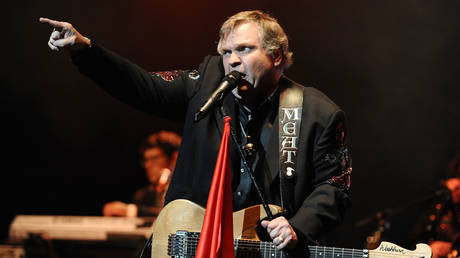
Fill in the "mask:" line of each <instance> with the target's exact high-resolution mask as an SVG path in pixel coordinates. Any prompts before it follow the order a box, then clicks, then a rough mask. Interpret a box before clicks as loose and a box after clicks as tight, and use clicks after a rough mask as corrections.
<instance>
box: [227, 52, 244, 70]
mask: <svg viewBox="0 0 460 258" xmlns="http://www.w3.org/2000/svg"><path fill="white" fill-rule="evenodd" d="M228 63H229V65H230V66H231V67H237V66H238V65H240V64H241V59H240V57H239V56H238V55H237V54H235V53H232V54H231V55H230V59H229V60H228Z"/></svg>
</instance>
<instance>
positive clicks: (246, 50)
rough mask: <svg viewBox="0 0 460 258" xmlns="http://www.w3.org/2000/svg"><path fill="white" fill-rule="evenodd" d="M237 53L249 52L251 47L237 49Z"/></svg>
mask: <svg viewBox="0 0 460 258" xmlns="http://www.w3.org/2000/svg"><path fill="white" fill-rule="evenodd" d="M238 51H239V52H241V53H247V52H249V51H251V47H248V46H244V47H241V48H239V49H238Z"/></svg>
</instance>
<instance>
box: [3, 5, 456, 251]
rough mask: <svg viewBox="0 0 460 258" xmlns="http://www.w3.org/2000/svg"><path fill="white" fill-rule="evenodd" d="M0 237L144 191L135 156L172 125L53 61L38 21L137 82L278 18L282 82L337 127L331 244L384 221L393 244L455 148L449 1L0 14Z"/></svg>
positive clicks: (32, 9)
mask: <svg viewBox="0 0 460 258" xmlns="http://www.w3.org/2000/svg"><path fill="white" fill-rule="evenodd" d="M2 9H3V13H4V14H3V16H2V20H4V21H3V22H1V23H2V25H1V27H2V34H1V35H2V40H1V45H2V50H3V51H2V52H3V53H2V67H1V71H0V74H1V93H0V112H1V113H0V115H1V120H0V121H2V122H1V126H0V128H1V129H0V130H1V131H0V132H1V138H2V140H1V145H0V146H1V149H2V150H3V151H2V153H3V154H1V163H0V171H1V175H2V176H1V179H0V182H1V185H0V189H1V190H0V191H1V195H0V196H1V197H0V198H1V199H0V207H1V210H2V212H1V213H0V214H1V215H0V235H1V239H5V238H6V237H7V234H8V226H9V223H10V222H11V220H12V219H13V217H14V216H15V215H16V214H67V215H101V209H102V205H103V203H105V202H107V201H111V200H116V199H118V200H124V201H128V200H129V199H130V197H131V194H132V193H133V192H134V191H135V189H137V188H138V187H140V186H143V185H144V184H146V183H147V181H146V179H145V178H144V175H143V171H142V168H141V167H140V166H139V156H138V154H137V147H138V145H139V143H140V142H141V141H142V139H143V138H144V137H145V136H146V135H147V134H149V133H151V132H154V131H157V130H160V129H171V130H175V131H177V132H181V125H180V124H174V123H171V122H168V121H165V120H162V119H159V118H157V117H152V116H150V115H148V114H145V113H141V112H139V111H136V110H135V109H133V108H131V107H128V106H126V105H124V104H121V103H120V102H118V101H117V100H115V99H112V98H111V97H110V96H108V95H107V94H106V93H104V92H103V91H102V90H100V89H99V88H98V87H97V86H96V85H95V84H94V83H93V82H92V81H90V80H89V79H87V78H85V77H83V76H81V75H80V74H79V73H78V71H77V70H76V68H75V67H74V66H73V65H72V63H71V62H70V60H69V56H68V54H67V53H66V51H62V53H56V52H52V51H51V50H49V49H48V46H47V41H48V37H49V34H50V32H51V28H50V27H49V26H47V25H44V24H40V23H39V22H38V18H39V17H40V16H44V17H49V18H53V19H58V20H65V21H69V22H71V23H72V24H74V26H75V27H76V28H77V29H78V30H79V31H80V32H82V33H83V34H85V35H87V36H88V37H90V38H92V39H93V40H95V41H97V42H98V43H100V44H102V45H104V46H105V47H107V48H109V49H111V50H113V51H115V52H118V53H119V54H121V55H123V56H125V57H127V58H128V59H130V60H132V61H133V62H135V63H137V64H139V65H140V66H142V67H144V68H145V69H147V70H149V71H158V70H160V71H161V70H169V69H174V68H183V69H186V68H195V67H197V65H198V64H199V63H200V62H201V60H202V58H203V57H204V56H205V55H207V54H214V53H216V50H215V48H216V45H217V44H216V41H217V37H218V29H219V27H220V24H221V23H222V22H223V21H224V20H225V19H226V17H228V16H230V15H232V14H234V13H236V12H237V11H241V10H246V9H262V10H265V11H267V12H269V13H271V14H273V15H274V16H275V17H277V18H278V19H279V21H280V23H281V24H282V26H283V27H284V28H285V30H286V32H287V34H288V36H289V38H290V44H291V48H292V50H293V52H294V65H293V66H292V67H291V69H290V70H289V71H288V73H287V74H288V76H290V77H291V78H293V79H294V80H296V81H298V82H301V83H303V84H313V85H315V86H316V87H317V88H318V89H320V90H321V91H323V92H325V93H326V94H327V95H328V96H330V97H331V98H332V99H333V100H334V101H335V102H336V103H337V104H338V105H339V106H341V107H342V108H343V109H344V110H345V111H346V113H347V116H348V127H349V140H350V143H351V144H350V147H351V150H352V153H353V165H354V170H353V180H352V185H353V188H352V196H353V200H354V203H353V208H352V209H351V210H350V211H349V212H348V214H347V217H346V220H345V223H344V224H343V226H342V227H340V228H339V230H338V231H337V232H336V233H335V234H333V237H331V239H333V240H334V241H335V243H334V244H335V245H337V246H343V247H355V248H361V247H363V243H364V241H365V237H366V236H367V235H369V234H370V233H371V231H372V230H375V229H376V224H375V223H371V224H367V225H366V226H363V227H358V226H356V223H357V222H358V221H360V220H361V219H364V218H367V217H369V216H373V215H374V214H375V213H376V212H378V211H382V210H384V209H393V208H398V207H399V208H403V209H402V210H401V211H400V212H399V213H397V214H396V215H395V216H392V217H391V220H390V222H391V223H392V224H391V225H392V227H391V229H390V230H389V231H388V232H387V236H386V238H387V240H389V241H392V242H395V243H397V244H401V245H405V244H406V243H407V235H408V232H409V230H410V228H411V226H412V224H413V221H414V218H415V217H416V215H417V214H419V213H420V212H421V211H422V210H423V208H424V206H425V205H412V206H409V205H410V204H413V203H418V202H419V201H420V200H422V199H423V198H424V197H425V196H427V195H429V194H430V193H432V192H433V189H434V188H435V187H436V186H437V185H439V184H440V180H441V179H442V178H443V177H444V175H445V172H446V168H447V164H448V162H449V161H450V160H451V159H452V158H453V156H454V155H455V152H456V150H457V149H458V148H459V146H460V134H459V130H460V108H459V106H460V105H459V103H458V99H459V98H460V89H459V83H460V73H459V68H460V65H459V64H460V62H459V58H460V52H459V44H460V30H459V25H460V24H459V18H458V13H460V12H459V2H458V1H429V0H426V1H424V0H398V1H396V0H395V1H368V0H360V1H311V0H304V1H261V0H246V1H232V2H223V3H217V1H210V0H209V1H179V0H169V1H147V0H134V1H121V0H116V1H89V0H78V1H76V0H72V1H19V2H17V3H13V1H10V2H9V3H8V4H7V6H5V5H4V6H3V8H2Z"/></svg>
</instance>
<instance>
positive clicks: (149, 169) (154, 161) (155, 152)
mask: <svg viewBox="0 0 460 258" xmlns="http://www.w3.org/2000/svg"><path fill="white" fill-rule="evenodd" d="M169 165H170V162H169V159H168V157H167V156H166V155H165V154H164V152H163V150H162V149H160V148H157V147H154V148H150V149H147V150H145V151H144V168H145V173H146V175H147V178H148V180H149V182H151V183H154V184H155V183H157V182H158V179H159V178H160V176H161V170H162V169H164V168H170V167H169Z"/></svg>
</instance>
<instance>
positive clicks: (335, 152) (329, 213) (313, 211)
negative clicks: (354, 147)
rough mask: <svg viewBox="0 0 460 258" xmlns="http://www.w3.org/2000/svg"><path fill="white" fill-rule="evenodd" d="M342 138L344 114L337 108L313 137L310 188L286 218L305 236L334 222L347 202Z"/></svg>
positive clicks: (345, 152)
mask: <svg viewBox="0 0 460 258" xmlns="http://www.w3.org/2000/svg"><path fill="white" fill-rule="evenodd" d="M345 138H346V133H345V115H344V113H343V111H341V110H337V111H335V112H334V113H333V114H332V115H331V116H330V118H329V121H328V122H327V125H326V126H325V127H324V130H323V131H322V133H320V134H319V137H317V139H315V147H314V153H313V166H314V180H313V190H312V192H311V193H310V194H309V195H308V196H307V197H306V199H305V200H304V201H303V203H302V205H301V207H300V208H299V210H298V211H297V212H296V213H295V214H294V216H293V217H292V218H291V219H290V220H289V221H290V223H291V225H292V226H293V227H294V228H295V229H296V231H297V232H299V231H300V233H301V234H303V237H306V238H307V239H310V240H311V239H318V237H319V236H320V235H321V234H322V233H324V232H325V231H328V230H330V229H331V228H332V227H334V226H337V225H338V224H339V223H340V222H341V221H342V220H343V217H344V214H345V210H346V208H348V207H349V206H351V200H350V197H349V190H350V184H351V156H350V153H349V151H348V148H347V147H346V145H345Z"/></svg>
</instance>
